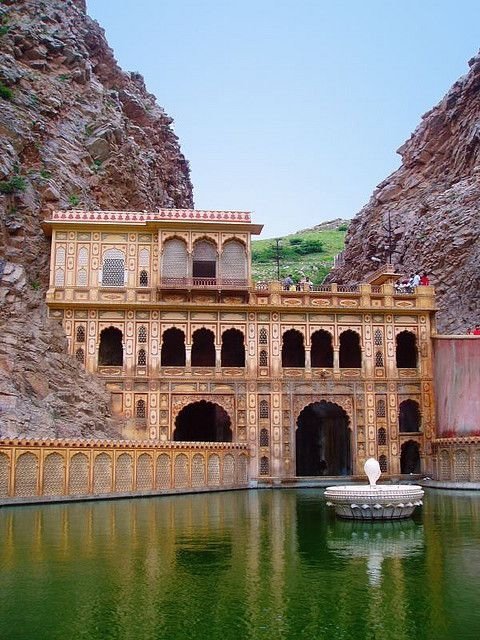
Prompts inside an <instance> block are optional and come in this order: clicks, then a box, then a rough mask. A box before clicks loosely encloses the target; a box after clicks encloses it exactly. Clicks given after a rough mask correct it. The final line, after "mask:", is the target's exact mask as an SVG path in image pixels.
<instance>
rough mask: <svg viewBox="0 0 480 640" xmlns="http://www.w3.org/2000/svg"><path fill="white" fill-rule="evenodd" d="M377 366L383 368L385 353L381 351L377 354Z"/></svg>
mask: <svg viewBox="0 0 480 640" xmlns="http://www.w3.org/2000/svg"><path fill="white" fill-rule="evenodd" d="M375 366H376V367H383V353H382V352H381V351H377V352H376V354H375Z"/></svg>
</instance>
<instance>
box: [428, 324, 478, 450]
mask: <svg viewBox="0 0 480 640" xmlns="http://www.w3.org/2000/svg"><path fill="white" fill-rule="evenodd" d="M434 358H435V397H436V410H437V434H438V435H439V436H440V437H442V436H443V437H448V436H451V437H453V436H466V435H480V337H476V336H452V337H450V336H448V337H447V336H445V337H437V338H435V339H434Z"/></svg>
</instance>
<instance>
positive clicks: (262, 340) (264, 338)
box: [258, 327, 268, 344]
mask: <svg viewBox="0 0 480 640" xmlns="http://www.w3.org/2000/svg"><path fill="white" fill-rule="evenodd" d="M258 342H259V344H268V333H267V330H266V329H265V327H261V329H260V331H259V332H258Z"/></svg>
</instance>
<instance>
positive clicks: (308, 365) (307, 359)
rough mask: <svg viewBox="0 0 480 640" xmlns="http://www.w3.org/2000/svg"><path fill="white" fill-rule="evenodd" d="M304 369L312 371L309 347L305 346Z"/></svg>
mask: <svg viewBox="0 0 480 640" xmlns="http://www.w3.org/2000/svg"><path fill="white" fill-rule="evenodd" d="M305 371H309V372H311V371H312V358H311V347H305Z"/></svg>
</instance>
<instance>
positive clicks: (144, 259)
mask: <svg viewBox="0 0 480 640" xmlns="http://www.w3.org/2000/svg"><path fill="white" fill-rule="evenodd" d="M138 266H139V267H140V268H141V267H145V269H148V268H149V267H150V250H149V249H147V248H146V247H143V249H140V251H139V253H138Z"/></svg>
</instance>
